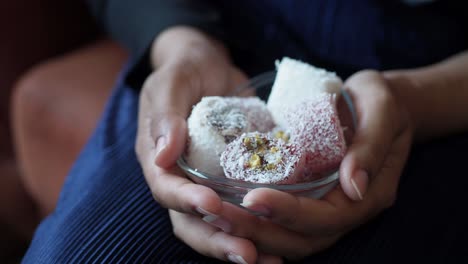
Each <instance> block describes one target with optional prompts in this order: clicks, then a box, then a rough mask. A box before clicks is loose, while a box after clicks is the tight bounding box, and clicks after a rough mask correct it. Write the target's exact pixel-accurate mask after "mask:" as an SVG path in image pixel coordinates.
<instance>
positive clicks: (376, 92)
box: [340, 72, 400, 200]
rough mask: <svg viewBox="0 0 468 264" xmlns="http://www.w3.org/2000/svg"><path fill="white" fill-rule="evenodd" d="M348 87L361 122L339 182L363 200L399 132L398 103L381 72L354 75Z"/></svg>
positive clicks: (354, 195) (348, 191) (347, 190)
mask: <svg viewBox="0 0 468 264" xmlns="http://www.w3.org/2000/svg"><path fill="white" fill-rule="evenodd" d="M345 85H346V89H347V90H348V92H349V94H350V95H351V97H352V98H353V101H354V106H355V108H356V109H355V110H356V113H357V118H358V123H357V127H356V131H355V135H354V138H353V141H352V144H351V145H350V146H349V149H348V151H347V154H346V156H345V158H344V159H343V161H342V163H341V167H340V183H341V186H342V188H343V191H344V192H345V193H346V194H347V195H348V197H349V198H351V199H352V200H362V199H363V198H364V195H365V193H366V190H367V187H368V184H369V181H370V179H371V178H372V177H374V176H375V175H377V173H378V171H379V168H380V167H381V166H382V163H383V161H384V159H385V157H386V155H387V151H388V149H389V148H390V145H391V143H392V141H393V139H394V137H395V135H396V134H397V131H398V129H400V127H398V126H399V125H398V124H399V120H397V118H398V115H397V113H396V112H395V109H396V104H395V101H394V99H393V97H392V95H391V93H390V92H389V91H388V89H387V88H386V84H385V82H384V81H383V79H382V78H381V77H380V75H379V74H378V73H374V72H367V73H365V74H362V73H361V74H360V75H358V76H357V77H354V78H353V77H351V78H350V79H349V80H348V81H347V83H346V84H345Z"/></svg>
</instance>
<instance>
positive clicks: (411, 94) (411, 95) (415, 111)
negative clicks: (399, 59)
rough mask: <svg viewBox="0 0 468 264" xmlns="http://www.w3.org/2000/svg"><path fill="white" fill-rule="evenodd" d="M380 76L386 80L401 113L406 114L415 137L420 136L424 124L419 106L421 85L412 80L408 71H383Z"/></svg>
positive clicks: (420, 104)
mask: <svg viewBox="0 0 468 264" xmlns="http://www.w3.org/2000/svg"><path fill="white" fill-rule="evenodd" d="M382 76H383V77H384V79H385V80H386V82H387V84H388V86H389V88H390V91H391V92H392V93H393V95H394V97H395V99H396V100H397V102H398V104H399V106H400V107H401V108H402V111H404V112H406V114H407V117H408V122H409V125H410V127H411V130H412V131H413V134H414V135H415V137H419V136H420V134H421V126H422V124H423V123H424V120H423V118H424V111H423V109H421V106H422V105H424V103H423V102H422V100H423V97H422V96H421V95H420V94H419V95H418V91H420V89H421V83H419V82H418V80H417V79H415V78H413V76H412V74H411V73H410V71H405V70H401V71H385V72H382Z"/></svg>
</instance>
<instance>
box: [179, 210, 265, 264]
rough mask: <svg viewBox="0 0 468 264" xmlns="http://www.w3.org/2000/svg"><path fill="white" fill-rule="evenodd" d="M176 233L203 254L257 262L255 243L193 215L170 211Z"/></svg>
mask: <svg viewBox="0 0 468 264" xmlns="http://www.w3.org/2000/svg"><path fill="white" fill-rule="evenodd" d="M170 216H171V221H172V224H173V226H174V234H175V235H176V236H177V237H178V238H179V239H181V240H182V241H184V242H185V243H186V244H187V245H189V246H190V247H192V248H193V249H194V250H195V251H197V252H199V253H200V254H202V255H205V256H208V257H213V258H217V259H220V260H224V261H229V262H233V263H239V264H245V263H255V261H256V260H257V250H256V248H255V245H254V244H253V243H252V242H251V241H249V240H247V239H244V238H239V237H235V236H231V235H229V234H227V233H224V232H223V231H220V230H219V229H218V228H215V227H212V226H210V225H208V224H207V223H205V222H203V221H202V220H201V219H200V218H198V217H196V216H192V215H187V214H181V213H178V212H175V211H172V210H171V211H170Z"/></svg>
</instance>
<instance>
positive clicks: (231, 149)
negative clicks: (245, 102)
mask: <svg viewBox="0 0 468 264" xmlns="http://www.w3.org/2000/svg"><path fill="white" fill-rule="evenodd" d="M303 152H304V151H303V149H302V148H300V147H298V146H297V145H295V144H288V143H286V142H285V141H284V140H282V139H279V138H275V137H272V136H271V135H269V134H267V133H258V132H253V133H246V134H242V135H241V136H240V137H239V138H237V139H236V140H234V141H233V142H231V143H230V144H229V145H228V146H227V147H226V150H225V151H224V152H223V154H222V155H221V166H222V167H223V169H224V173H225V175H226V177H227V178H230V179H236V180H243V181H248V182H256V183H274V184H292V183H296V182H302V181H304V179H303V176H304V173H303V168H304V161H305V159H304V157H305V156H304V155H303Z"/></svg>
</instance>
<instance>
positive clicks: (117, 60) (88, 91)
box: [11, 40, 126, 233]
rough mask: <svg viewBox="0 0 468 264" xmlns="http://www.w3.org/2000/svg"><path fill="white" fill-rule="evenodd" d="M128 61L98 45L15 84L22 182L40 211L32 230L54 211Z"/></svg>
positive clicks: (111, 46)
mask: <svg viewBox="0 0 468 264" xmlns="http://www.w3.org/2000/svg"><path fill="white" fill-rule="evenodd" d="M125 60H126V53H125V51H124V50H123V49H122V48H121V47H120V46H118V45H117V44H115V43H114V42H112V41H110V40H99V41H96V42H95V43H93V44H90V45H88V46H86V47H83V48H81V49H78V50H76V51H74V52H71V53H69V54H66V55H64V56H61V57H57V58H54V59H51V60H49V61H47V62H44V63H42V64H40V65H38V66H36V67H35V68H33V69H32V70H30V71H29V72H28V73H27V74H25V75H24V76H23V77H22V78H21V79H20V81H19V82H18V83H17V85H16V87H15V89H14V95H13V101H12V111H11V112H12V113H13V115H12V120H13V128H14V131H15V133H14V135H15V138H14V140H15V147H16V156H17V159H18V165H19V168H20V172H21V173H20V177H21V181H22V183H23V185H24V187H25V189H26V191H27V193H28V195H30V196H31V197H32V198H33V201H34V204H35V206H36V207H37V212H36V216H35V218H34V225H36V224H37V223H38V221H39V220H40V219H42V218H44V217H45V216H47V215H49V214H50V213H51V212H52V211H53V210H54V208H55V204H56V202H57V200H58V196H59V194H60V190H61V188H62V184H63V182H64V180H65V176H66V175H67V173H68V170H69V169H70V168H71V166H72V164H73V162H74V160H75V159H76V157H77V156H78V154H79V152H80V151H81V148H82V147H83V145H84V144H85V143H86V141H87V140H88V137H89V136H90V135H91V133H92V132H93V130H94V128H95V126H96V124H97V122H98V120H99V118H100V115H101V113H102V110H103V109H104V105H105V102H106V100H107V98H108V96H109V94H110V91H111V89H112V87H113V83H114V81H115V79H116V78H117V76H118V73H119V71H120V69H121V67H122V65H123V63H124V61H125ZM83 69H87V70H86V71H83ZM37 116H40V117H41V119H40V122H38V119H37ZM34 225H33V227H34ZM32 230H33V229H32V228H31V231H32ZM31 233H32V232H31Z"/></svg>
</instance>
